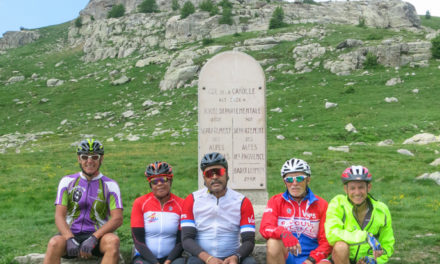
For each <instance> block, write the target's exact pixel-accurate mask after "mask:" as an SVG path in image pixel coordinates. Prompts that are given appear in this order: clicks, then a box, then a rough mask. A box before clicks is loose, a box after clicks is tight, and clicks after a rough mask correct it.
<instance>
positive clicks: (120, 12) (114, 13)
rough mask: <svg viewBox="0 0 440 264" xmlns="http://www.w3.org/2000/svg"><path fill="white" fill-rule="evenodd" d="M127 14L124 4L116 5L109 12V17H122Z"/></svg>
mask: <svg viewBox="0 0 440 264" xmlns="http://www.w3.org/2000/svg"><path fill="white" fill-rule="evenodd" d="M124 14H125V7H124V5H123V4H120V5H114V6H113V7H112V9H111V10H110V11H109V12H108V14H107V18H111V17H121V16H124Z"/></svg>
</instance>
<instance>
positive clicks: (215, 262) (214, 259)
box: [206, 257, 223, 264]
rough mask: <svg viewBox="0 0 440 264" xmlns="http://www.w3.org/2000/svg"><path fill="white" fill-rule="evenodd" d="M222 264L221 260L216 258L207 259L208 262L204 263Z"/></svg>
mask: <svg viewBox="0 0 440 264" xmlns="http://www.w3.org/2000/svg"><path fill="white" fill-rule="evenodd" d="M222 263H223V260H221V259H219V258H216V257H212V258H209V259H208V261H206V264H222Z"/></svg>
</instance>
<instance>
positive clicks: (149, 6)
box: [138, 0, 159, 13]
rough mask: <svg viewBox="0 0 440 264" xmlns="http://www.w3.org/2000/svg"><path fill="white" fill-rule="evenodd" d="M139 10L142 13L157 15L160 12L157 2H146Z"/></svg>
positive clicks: (149, 0)
mask: <svg viewBox="0 0 440 264" xmlns="http://www.w3.org/2000/svg"><path fill="white" fill-rule="evenodd" d="M138 8H139V12H141V13H155V12H158V11H159V8H158V7H157V3H156V0H144V1H142V3H141V4H140V5H139V6H138Z"/></svg>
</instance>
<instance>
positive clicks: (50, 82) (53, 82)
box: [46, 79, 64, 87]
mask: <svg viewBox="0 0 440 264" xmlns="http://www.w3.org/2000/svg"><path fill="white" fill-rule="evenodd" d="M63 84H64V81H63V80H58V79H49V80H47V82H46V85H47V87H54V86H60V85H63Z"/></svg>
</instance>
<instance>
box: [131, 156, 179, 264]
mask: <svg viewBox="0 0 440 264" xmlns="http://www.w3.org/2000/svg"><path fill="white" fill-rule="evenodd" d="M145 176H146V177H147V180H148V182H149V185H150V188H151V192H150V193H147V194H145V195H143V196H141V197H139V198H137V199H136V200H135V201H134V204H133V208H132V210H131V230H132V236H133V242H134V246H135V255H134V257H133V261H132V263H133V264H157V263H160V264H171V263H173V264H184V263H185V261H184V259H183V258H182V257H181V254H182V242H181V238H180V215H181V214H182V204H183V199H182V198H180V197H178V196H176V195H174V194H172V193H171V184H172V181H173V169H172V167H171V166H170V165H169V164H168V163H166V162H161V161H156V162H154V163H151V164H150V165H148V166H147V169H146V171H145Z"/></svg>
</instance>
